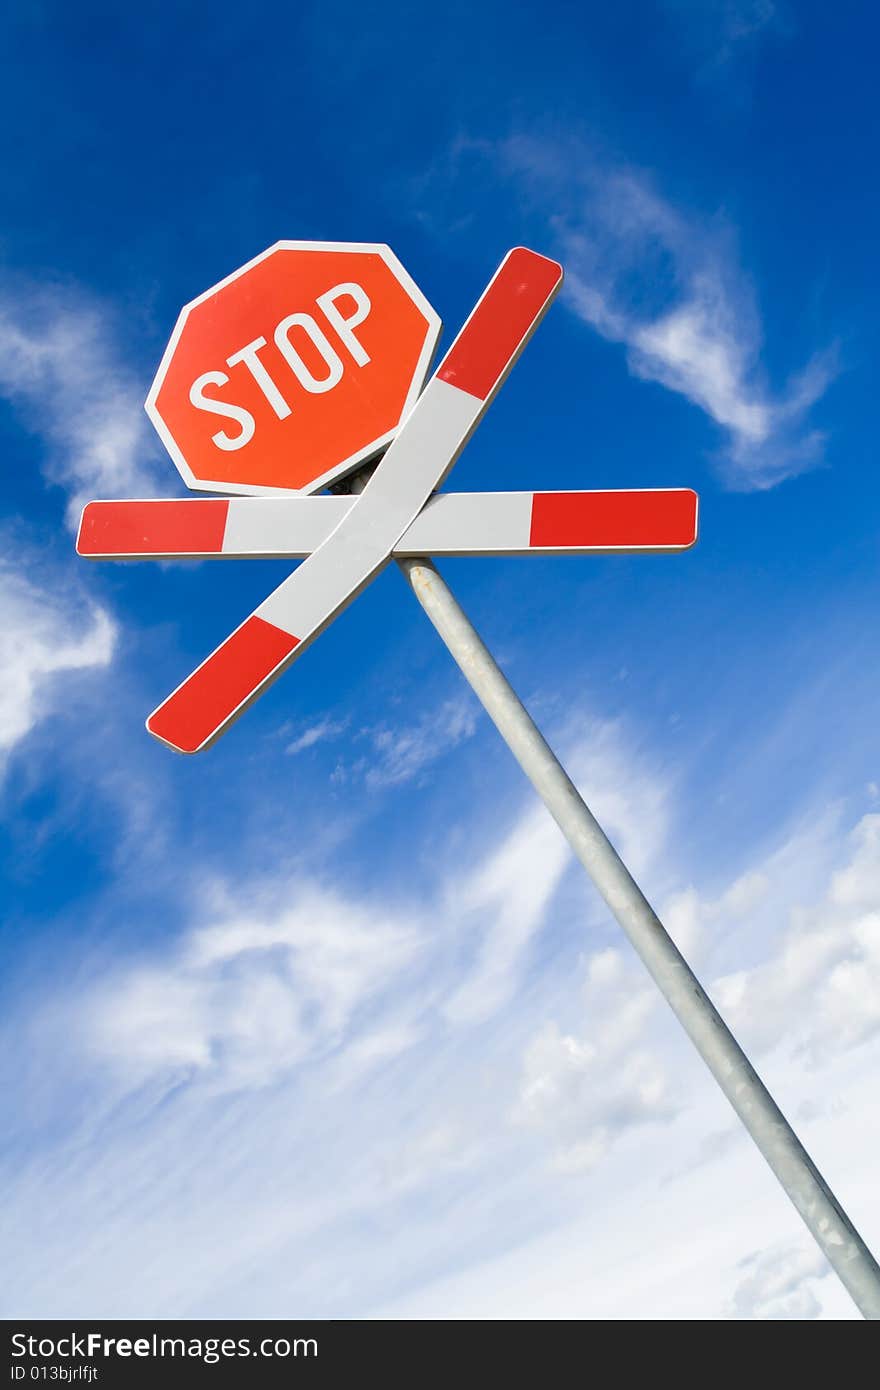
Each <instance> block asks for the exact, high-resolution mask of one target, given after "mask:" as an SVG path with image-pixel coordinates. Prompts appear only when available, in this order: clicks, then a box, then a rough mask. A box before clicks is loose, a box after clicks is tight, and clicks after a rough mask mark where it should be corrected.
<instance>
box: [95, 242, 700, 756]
mask: <svg viewBox="0 0 880 1390" xmlns="http://www.w3.org/2000/svg"><path fill="white" fill-rule="evenodd" d="M561 282H562V267H561V266H559V265H558V264H557V262H556V261H552V260H549V259H548V258H547V257H545V256H540V255H537V254H536V253H535V252H534V251H529V250H526V249H525V248H524V247H517V248H515V249H514V250H513V251H510V252H509V253H508V255H507V256H506V257H505V258H504V260H503V261H502V263H501V265H500V266H499V268H498V270H497V272H496V274H495V275H494V277H493V278H492V280H491V281H490V283H489V285H488V286H487V288H486V290H485V292H484V293H483V295H482V297H481V298H480V300H479V301H478V303H477V305H476V307H475V308H474V310H473V312H472V313H471V315H470V317H469V318H468V320H467V322H466V323H465V325H464V327H463V328H462V329H461V331H460V333H459V334H458V337H457V338H456V339H455V341H454V342H453V344H452V346H451V348H450V349H449V351H448V352H447V353H446V355H445V357H444V358H443V360H442V362H441V363H440V366H439V367H438V368H437V370H436V371H435V372H434V374H433V376H432V377H431V379H430V381H429V382H428V384H427V386H426V387H425V388H424V389H423V390H422V389H421V388H422V383H423V381H424V378H425V375H426V373H427V370H428V367H429V364H430V359H431V356H432V353H433V350H434V346H435V344H436V340H437V336H438V333H439V328H440V320H439V319H438V317H437V315H436V314H435V312H434V310H433V309H432V308H431V306H430V305H429V304H428V302H427V300H426V299H425V298H424V296H423V295H422V294H421V291H419V290H418V289H417V287H416V286H415V285H414V283H413V282H412V281H411V280H410V278H409V276H408V275H407V274H406V271H405V270H404V269H403V267H402V266H401V265H400V262H399V261H398V260H397V258H396V257H395V256H394V255H393V253H392V252H391V251H390V250H389V248H388V247H387V246H372V245H370V246H361V245H355V246H349V245H345V244H333V243H309V242H279V243H278V245H277V246H275V247H272V248H270V250H268V251H266V252H264V253H263V255H262V256H258V257H257V258H256V259H255V260H253V261H251V262H249V264H248V265H246V266H244V267H243V268H242V269H241V270H240V271H238V272H236V274H235V275H232V276H230V277H229V278H228V279H227V280H224V281H223V282H222V283H221V284H220V285H218V286H216V287H215V288H214V289H212V290H209V291H208V292H207V293H206V294H204V295H201V296H200V297H199V298H198V299H196V300H194V301H193V303H192V304H190V305H188V306H187V307H186V308H185V309H184V310H183V312H182V313H181V315H180V318H179V319H178V322H177V326H176V328H175V330H174V333H173V335H172V338H171V342H170V343H169V346H168V349H167V351H166V353H165V356H164V358H163V360H162V363H161V365H160V368H159V371H158V373H157V376H156V380H155V382H154V384H153V387H152V389H151V391H150V394H149V396H148V398H147V411H148V413H149V415H150V418H151V419H152V421H153V423H154V424H155V425H156V427H157V429H158V430H159V433H160V434H161V436H162V439H163V440H164V442H165V444H166V445H167V447H168V449H169V452H170V453H171V456H172V458H173V459H174V461H175V463H176V464H177V467H178V468H179V470H180V472H181V474H182V476H183V478H184V481H185V482H186V483H187V484H188V486H190V487H191V488H193V489H197V490H200V491H205V490H208V491H216V490H219V489H222V490H224V491H226V492H229V493H237V494H245V495H244V496H232V497H227V498H222V499H211V500H208V499H204V500H201V501H197V500H193V501H170V500H169V501H143V502H90V503H89V504H88V505H87V506H86V508H85V510H84V512H83V516H82V521H81V523H80V530H79V535H78V538H77V549H78V551H79V554H80V555H84V556H89V557H91V558H93V559H111V558H115V559H136V558H143V557H148V556H151V557H153V558H158V557H160V556H165V557H168V556H178V557H182V556H191V557H199V558H203V557H206V556H216V557H225V558H229V557H233V556H238V557H242V556H251V557H255V556H268V555H273V556H286V557H290V558H295V557H301V556H306V557H307V558H306V560H305V563H304V564H303V565H301V566H300V567H299V568H298V569H297V570H295V571H294V572H293V573H292V574H291V575H290V576H289V577H288V578H287V579H286V580H285V581H284V582H283V583H282V584H281V585H279V587H278V588H277V589H276V590H275V591H274V593H272V594H270V595H269V596H268V597H267V598H266V599H265V600H264V601H263V603H261V604H260V605H259V607H258V608H257V609H256V610H255V611H254V612H253V613H252V614H251V615H250V617H248V618H246V619H245V621H244V622H243V623H242V624H240V626H239V627H238V628H236V630H235V631H234V632H233V633H232V635H231V636H230V637H229V638H227V640H226V641H225V642H223V643H222V644H221V645H220V646H219V647H218V648H217V649H216V651H214V652H213V653H212V654H211V655H210V656H209V657H208V658H207V659H206V660H205V661H204V662H203V663H202V664H201V666H199V667H198V668H197V669H196V671H194V672H193V673H192V675H190V676H189V677H188V678H187V679H186V680H185V681H183V682H182V684H181V685H179V686H178V688H177V689H176V690H175V691H174V692H173V693H172V694H171V695H170V696H169V697H168V699H166V700H165V701H164V702H163V703H162V704H161V705H160V706H159V707H158V708H157V709H156V710H154V711H153V713H152V714H151V715H150V716H149V718H148V720H147V728H148V729H149V731H150V732H151V733H152V734H154V735H155V736H156V737H157V738H159V739H160V740H161V741H162V742H164V743H166V744H168V745H169V746H170V747H171V748H174V749H176V750H178V751H179V752H184V753H195V752H198V751H200V750H201V749H203V748H207V747H208V746H209V745H210V744H211V743H213V742H214V740H215V739H216V738H217V737H219V735H220V734H221V733H222V732H223V731H224V730H225V729H226V728H227V727H228V726H229V724H230V723H231V722H232V721H233V720H234V719H235V718H236V717H237V716H238V715H239V714H240V713H241V712H242V711H243V710H244V709H245V708H246V707H247V705H248V704H250V702H251V701H252V700H253V699H254V698H255V697H256V696H257V695H258V694H259V693H260V692H261V691H262V690H263V689H264V688H265V687H266V686H267V685H268V684H269V683H270V682H271V681H272V680H274V679H275V677H276V676H278V675H279V674H280V673H281V672H282V671H283V670H284V669H285V668H286V667H287V666H288V665H289V664H290V663H291V661H293V660H294V659H295V658H296V657H299V656H300V655H301V654H302V652H303V651H305V649H306V647H307V646H308V644H309V643H310V642H311V641H313V640H314V638H315V637H317V636H318V635H319V634H320V633H321V632H322V631H323V629H324V628H325V627H326V626H327V625H328V623H330V622H331V621H332V619H333V618H334V617H335V616H336V615H337V614H338V613H339V612H341V611H342V609H343V608H344V607H345V606H346V605H347V604H348V603H349V602H351V600H352V599H353V598H354V597H356V595H357V594H358V593H359V592H360V591H361V589H363V588H364V586H365V585H366V584H367V583H369V581H370V580H371V579H372V578H373V577H374V576H375V575H376V574H377V573H378V572H379V570H380V569H382V568H383V566H384V565H386V564H387V563H388V562H389V560H390V559H391V558H392V557H398V556H406V555H431V554H434V555H453V554H536V553H540V552H542V551H543V552H545V553H546V552H548V551H551V552H559V551H570V552H584V551H590V550H592V551H608V550H645V551H657V550H669V551H674V550H684V549H687V548H688V547H689V546H691V545H693V543H694V542H695V540H696V536H697V498H696V494H695V493H693V492H692V491H691V490H690V489H688V488H670V489H655V490H640V491H614V492H563V493H559V492H556V493H541V492H536V493H485V494H466V493H465V494H454V493H453V494H450V493H437V489H438V488H439V487H440V485H441V484H442V483H443V481H444V479H445V478H446V476H447V474H448V473H449V471H450V469H451V468H452V466H453V464H454V463H455V461H456V459H457V458H458V455H459V454H460V452H461V450H462V449H463V448H464V445H465V444H466V442H467V440H468V439H469V438H470V436H471V434H472V433H473V431H474V430H475V429H476V427H477V425H478V424H479V422H480V420H481V419H482V417H483V415H484V413H485V411H486V409H487V408H488V406H489V404H490V402H491V401H492V399H493V397H494V395H495V393H496V392H497V390H498V389H499V387H500V386H501V384H502V382H503V381H504V379H505V377H506V375H507V373H508V372H509V370H510V368H511V366H512V365H513V363H514V362H515V360H516V358H517V357H518V356H519V354H520V352H521V351H522V349H523V347H524V346H525V344H526V342H527V341H528V339H529V337H530V336H531V334H532V332H533V331H534V329H535V328H536V327H537V325H538V323H539V322H540V320H541V318H542V317H543V315H544V313H545V312H546V310H547V308H548V306H549V305H550V303H551V301H552V299H553V297H554V296H555V294H556V292H557V290H558V289H559V286H560V284H561ZM386 446H387V447H386ZM383 449H384V450H385V452H384V453H383V455H382V457H381V458H380V460H379V462H378V463H377V464H376V466H375V469H374V471H373V473H372V476H371V477H370V479H369V481H368V482H367V484H366V486H365V488H364V490H363V492H362V493H360V494H359V495H358V496H356V497H352V496H344V495H337V496H323V497H321V496H309V495H308V494H310V493H314V492H315V491H317V490H318V489H320V488H322V487H324V486H326V485H327V484H328V483H331V482H334V481H336V480H338V479H339V478H341V477H344V476H345V475H346V474H348V473H351V472H352V470H353V469H355V468H357V467H359V466H361V465H362V464H363V463H364V462H365V461H366V460H368V459H369V458H372V457H375V455H376V454H377V453H378V452H379V451H381V450H383Z"/></svg>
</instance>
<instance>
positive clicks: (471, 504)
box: [394, 492, 533, 555]
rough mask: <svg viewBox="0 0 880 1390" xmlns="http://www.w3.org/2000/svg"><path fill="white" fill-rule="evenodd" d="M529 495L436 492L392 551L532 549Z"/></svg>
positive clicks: (488, 552)
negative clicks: (530, 545) (530, 543)
mask: <svg viewBox="0 0 880 1390" xmlns="http://www.w3.org/2000/svg"><path fill="white" fill-rule="evenodd" d="M532 497H533V494H532V493H531V492H447V493H438V495H437V496H436V497H432V498H431V499H430V501H429V502H428V503H427V505H426V506H425V507H424V508H423V509H422V511H420V512H419V514H418V516H417V517H416V519H415V521H414V522H413V523H412V525H411V526H410V527H408V529H407V530H406V531H405V532H404V533H403V535H402V536H401V538H400V540H399V541H398V543H397V545H396V546H395V547H394V553H395V555H493V554H498V555H511V554H513V555H516V554H519V553H521V552H523V551H528V549H529V533H530V531H531V525H532Z"/></svg>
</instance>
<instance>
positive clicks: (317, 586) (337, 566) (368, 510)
mask: <svg viewBox="0 0 880 1390" xmlns="http://www.w3.org/2000/svg"><path fill="white" fill-rule="evenodd" d="M485 409H486V402H485V401H481V400H478V399H477V398H476V397H475V396H471V395H468V394H467V392H465V391H459V390H458V388H457V387H455V386H450V385H449V384H448V382H445V381H440V380H438V378H437V377H433V378H432V379H431V381H429V383H428V385H427V386H426V387H425V390H424V391H423V392H422V395H421V396H420V397H419V400H418V403H417V405H416V406H415V407H414V409H413V410H412V411H411V412H410V414H409V415H408V416H407V418H406V420H405V421H404V423H403V425H402V426H401V428H400V430H399V432H398V434H397V436H396V437H395V439H394V440H393V441H392V443H391V445H390V447H389V449H388V452H387V453H386V454H385V456H384V457H383V459H382V461H381V462H380V464H379V466H378V467H377V469H376V471H375V473H374V474H373V476H372V478H371V479H370V481H369V482H368V483H367V485H366V487H365V488H364V490H363V492H362V493H361V495H360V496H359V497H358V498H357V502H356V505H355V506H354V507H352V509H351V510H350V511H349V512H347V513H346V515H345V516H344V517H343V519H342V521H340V523H339V525H338V526H337V527H336V529H335V530H334V531H333V532H332V534H331V536H329V537H328V539H327V542H326V543H325V544H324V545H322V546H321V547H320V548H319V549H318V550H316V551H315V552H314V554H313V555H311V556H310V558H309V561H308V564H306V565H302V566H301V567H300V568H299V569H298V570H295V571H294V572H293V574H291V575H290V576H289V578H288V579H286V580H285V581H284V583H283V584H280V585H279V586H278V588H277V589H276V590H275V591H274V593H271V594H270V595H269V597H268V598H267V599H266V600H265V601H264V602H263V603H261V604H260V606H259V608H257V609H256V610H255V611H256V614H257V616H258V617H260V618H262V619H263V620H264V621H265V622H267V623H274V625H275V626H276V627H280V628H283V629H284V631H285V632H289V633H291V634H292V635H293V636H295V637H298V638H299V640H300V648H301V647H303V646H304V645H305V643H306V642H308V641H311V640H312V639H313V638H314V637H317V635H318V633H319V632H322V631H323V629H324V628H325V627H326V626H327V624H328V623H329V622H330V621H331V620H332V619H333V618H334V617H335V616H336V614H337V613H339V612H341V611H342V609H343V608H345V607H346V606H347V605H348V604H349V603H350V602H351V600H352V599H353V598H355V597H356V596H357V595H358V594H359V593H360V592H361V590H362V589H363V588H364V587H365V586H366V585H367V584H368V583H369V581H370V580H371V579H372V578H373V575H374V574H376V573H377V572H378V570H379V569H381V568H382V566H383V565H384V564H385V563H386V562H387V560H388V558H389V554H390V551H391V549H392V548H393V546H394V545H395V544H396V542H397V540H398V539H399V538H400V536H401V535H402V534H403V532H404V531H405V530H406V529H407V527H408V526H410V525H411V524H412V522H413V521H414V520H415V518H416V516H417V515H418V513H419V512H420V511H421V509H422V507H423V506H424V505H425V503H426V501H427V500H428V498H429V497H430V495H431V493H432V492H433V491H434V489H435V488H436V487H437V486H438V484H439V483H441V482H442V480H443V478H444V477H445V476H446V474H447V473H448V472H449V469H450V468H451V467H452V465H453V464H454V462H455V460H456V459H457V458H458V455H459V454H460V453H461V450H462V449H463V448H464V446H465V444H466V442H467V440H468V439H469V437H470V434H471V431H472V430H473V429H474V428H475V426H476V424H477V421H478V420H479V418H480V416H481V415H482V413H483V411H484V410H485ZM297 655H299V649H298V650H297Z"/></svg>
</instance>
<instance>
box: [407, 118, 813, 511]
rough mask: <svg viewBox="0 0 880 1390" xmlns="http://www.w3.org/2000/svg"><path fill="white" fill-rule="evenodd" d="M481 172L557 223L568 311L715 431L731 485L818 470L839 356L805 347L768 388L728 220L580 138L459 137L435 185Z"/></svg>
mask: <svg viewBox="0 0 880 1390" xmlns="http://www.w3.org/2000/svg"><path fill="white" fill-rule="evenodd" d="M475 164H476V166H477V168H478V170H479V171H480V174H481V176H482V177H483V178H484V179H485V178H487V177H490V178H494V179H495V180H496V181H497V180H499V179H500V180H502V181H505V182H508V183H510V182H512V183H514V184H515V185H516V187H517V188H518V190H519V195H520V198H521V199H522V198H523V197H524V198H526V199H527V200H528V206H529V210H530V212H531V213H532V214H534V215H535V216H537V217H541V218H543V219H544V220H545V221H546V222H547V225H548V231H549V234H550V245H551V246H552V247H554V249H555V251H556V253H557V254H558V255H559V257H560V259H561V260H562V262H563V263H564V265H565V269H566V283H565V286H564V288H563V297H564V302H566V303H567V304H568V307H569V309H570V310H571V311H572V312H573V313H574V314H576V315H577V317H578V318H579V319H581V320H582V321H583V322H584V323H586V324H588V325H589V326H590V327H591V328H593V329H594V330H595V331H596V332H598V333H600V334H601V335H602V337H604V338H606V339H607V340H608V341H609V342H613V343H619V344H620V345H621V346H622V347H623V348H625V350H626V355H627V363H628V366H629V369H630V371H631V372H632V374H633V375H634V376H636V377H638V378H640V379H642V380H645V381H653V382H657V383H659V384H660V385H661V386H664V387H666V388H667V389H668V390H670V391H674V392H676V393H677V394H678V395H681V396H683V397H684V398H685V399H687V400H689V401H690V402H691V403H692V404H693V405H695V406H697V407H698V408H699V409H700V410H702V411H703V412H704V413H705V414H706V415H707V416H708V417H709V419H710V420H712V421H713V422H714V424H715V425H716V426H717V427H718V430H719V432H720V436H721V440H722V443H721V445H720V447H719V449H718V451H717V454H716V460H717V463H718V466H719V468H720V471H721V473H722V476H723V477H724V479H725V481H726V483H727V484H728V486H730V487H731V488H734V489H739V490H756V489H764V488H769V487H773V486H775V485H776V484H777V483H780V482H782V481H783V480H784V479H786V478H791V477H794V476H796V475H797V474H799V473H802V472H803V471H805V470H806V469H808V468H812V467H814V466H816V465H817V464H818V463H820V462H821V460H822V456H823V448H824V444H825V436H824V434H823V432H822V430H821V429H819V428H817V427H816V426H814V425H813V424H811V422H810V411H811V409H812V407H813V406H814V405H815V404H816V403H817V402H818V401H819V400H820V399H821V397H822V396H823V395H824V393H825V391H826V389H827V387H828V385H829V383H830V382H831V381H832V379H833V378H834V376H835V374H836V370H837V367H836V360H835V358H836V354H835V350H834V348H833V347H830V348H829V347H823V348H822V349H820V350H813V351H809V350H808V352H807V355H806V361H805V362H803V363H802V365H799V366H796V367H795V368H794V369H793V370H791V371H790V373H789V376H788V378H787V380H785V381H782V382H780V383H773V382H771V380H770V378H769V374H768V372H767V369H766V366H765V364H764V362H763V360H762V348H763V328H762V321H761V315H760V312H759V306H758V298H757V295H756V292H755V287H754V284H753V282H752V280H751V278H750V276H749V275H748V273H747V272H746V271H745V270H744V269H743V268H742V266H741V265H740V263H739V258H738V254H737V249H736V239H735V236H734V233H733V230H732V228H731V227H730V226H729V225H728V224H727V223H726V221H725V219H724V218H723V217H722V216H721V215H717V216H715V217H707V216H705V215H702V214H699V213H697V212H685V211H682V210H680V209H677V208H676V207H674V206H673V205H672V204H671V203H670V202H669V201H668V200H666V199H665V198H664V197H663V196H662V194H661V193H660V192H659V191H658V188H657V184H656V180H655V179H654V178H653V177H652V176H650V175H649V174H648V173H646V172H644V171H642V170H639V169H636V168H633V167H631V166H629V165H627V164H626V163H623V162H618V163H615V162H613V161H612V160H610V159H608V158H603V157H600V156H599V155H598V154H597V153H596V151H595V150H594V149H592V148H591V147H590V146H589V144H587V143H586V142H584V141H583V140H579V139H575V138H567V139H566V138H560V139H559V140H550V139H544V138H538V137H533V136H525V135H514V136H511V137H509V138H507V139H505V140H503V141H500V142H497V143H490V142H488V141H481V140H471V139H467V138H462V139H459V140H458V141H457V142H456V144H455V145H454V147H453V148H452V149H451V150H450V152H449V154H448V156H447V159H446V160H445V162H443V163H442V165H438V166H437V168H436V170H435V172H434V174H433V175H432V177H433V178H434V179H435V180H437V181H444V180H445V181H454V180H455V179H456V178H457V177H458V176H459V171H460V170H462V169H467V170H468V172H469V174H470V175H471V176H472V177H473V176H474V173H475V170H474V166H475ZM551 209H552V210H553V211H552V212H551V211H550V210H551Z"/></svg>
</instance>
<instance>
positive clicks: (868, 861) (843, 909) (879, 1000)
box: [713, 813, 880, 1064]
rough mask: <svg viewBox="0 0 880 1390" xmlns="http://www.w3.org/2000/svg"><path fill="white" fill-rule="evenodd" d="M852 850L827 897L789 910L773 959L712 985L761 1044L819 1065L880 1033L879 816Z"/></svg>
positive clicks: (868, 820) (865, 824) (849, 845)
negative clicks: (783, 1043)
mask: <svg viewBox="0 0 880 1390" xmlns="http://www.w3.org/2000/svg"><path fill="white" fill-rule="evenodd" d="M845 851H846V852H845V854H844V856H843V858H844V862H843V863H841V864H840V866H839V867H837V868H836V869H835V870H834V872H833V873H832V874H831V877H830V881H829V882H828V885H827V889H826V892H825V894H824V896H823V897H822V898H820V899H819V900H818V901H814V902H808V903H803V902H797V901H796V902H795V904H794V905H793V906H791V907H790V909H789V912H788V926H787V929H786V930H785V932H784V933H783V935H782V938H781V940H779V939H776V940H775V941H774V952H773V954H772V956H769V957H768V958H767V959H765V960H763V961H761V962H760V963H758V964H756V965H755V966H754V967H752V968H751V969H744V970H738V971H736V972H734V973H731V974H728V975H726V976H723V977H722V978H721V979H719V980H717V981H716V983H715V985H714V987H713V993H714V995H715V997H716V999H717V1001H718V1004H719V1007H720V1008H721V1009H722V1011H724V1012H726V1013H727V1014H728V1015H729V1016H730V1018H731V1020H732V1022H733V1024H734V1025H735V1026H736V1027H738V1028H740V1029H742V1030H743V1032H744V1033H745V1035H746V1036H747V1037H748V1038H749V1039H750V1040H751V1043H752V1045H753V1046H755V1047H760V1048H762V1049H769V1048H772V1047H774V1046H776V1045H778V1043H779V1040H780V1038H781V1037H785V1038H786V1039H787V1042H788V1045H789V1046H792V1047H795V1048H797V1049H799V1050H801V1051H803V1052H804V1054H805V1055H806V1056H807V1057H808V1058H809V1059H810V1060H811V1061H812V1062H813V1064H817V1063H819V1062H821V1061H822V1060H823V1059H824V1058H826V1057H827V1056H828V1055H829V1054H832V1053H835V1052H841V1051H846V1050H847V1049H849V1048H852V1047H855V1046H858V1045H859V1044H860V1043H863V1042H865V1041H866V1040H868V1039H869V1038H871V1037H873V1036H874V1035H875V1034H877V1032H878V1031H880V814H876V813H875V814H871V815H866V816H864V817H863V818H862V819H861V820H860V821H859V823H858V824H857V825H856V827H855V829H854V830H853V831H852V832H851V834H850V836H849V838H848V841H847V842H846V846H845ZM727 920H729V916H728V919H727Z"/></svg>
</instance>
